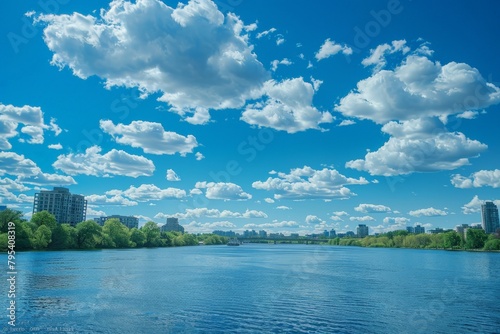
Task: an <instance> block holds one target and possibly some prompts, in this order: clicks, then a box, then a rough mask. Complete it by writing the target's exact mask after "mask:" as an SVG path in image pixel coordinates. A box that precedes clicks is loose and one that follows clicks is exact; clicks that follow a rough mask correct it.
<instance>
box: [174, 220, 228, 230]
mask: <svg viewBox="0 0 500 334" xmlns="http://www.w3.org/2000/svg"><path fill="white" fill-rule="evenodd" d="M183 227H184V229H185V230H186V232H188V233H212V232H213V231H214V230H219V229H228V228H229V229H231V228H235V227H236V225H234V224H233V223H231V222H228V221H220V222H213V223H200V222H196V221H192V222H190V223H189V224H186V225H183Z"/></svg>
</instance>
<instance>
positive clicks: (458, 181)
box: [451, 169, 500, 188]
mask: <svg viewBox="0 0 500 334" xmlns="http://www.w3.org/2000/svg"><path fill="white" fill-rule="evenodd" d="M451 183H452V184H453V185H454V186H455V187H457V188H480V187H493V188H500V169H495V170H480V171H479V172H475V173H472V174H471V175H470V176H469V177H465V176H462V175H460V174H455V175H453V176H452V178H451Z"/></svg>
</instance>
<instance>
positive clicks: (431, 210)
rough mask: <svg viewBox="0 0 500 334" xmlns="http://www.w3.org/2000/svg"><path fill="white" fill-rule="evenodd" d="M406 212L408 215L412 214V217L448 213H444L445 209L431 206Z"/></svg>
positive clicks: (444, 214)
mask: <svg viewBox="0 0 500 334" xmlns="http://www.w3.org/2000/svg"><path fill="white" fill-rule="evenodd" d="M408 214H409V215H410V216H413V217H421V216H425V217H436V216H446V215H448V213H446V212H445V211H443V210H439V209H434V208H433V207H430V208H425V209H418V210H413V211H410V212H408Z"/></svg>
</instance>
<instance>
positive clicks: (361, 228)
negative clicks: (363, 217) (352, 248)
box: [356, 224, 368, 238]
mask: <svg viewBox="0 0 500 334" xmlns="http://www.w3.org/2000/svg"><path fill="white" fill-rule="evenodd" d="M356 232H357V235H358V238H364V237H366V236H367V235H368V226H366V225H365V224H359V225H358V228H357V231H356Z"/></svg>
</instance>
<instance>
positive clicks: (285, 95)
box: [241, 77, 334, 133]
mask: <svg viewBox="0 0 500 334" xmlns="http://www.w3.org/2000/svg"><path fill="white" fill-rule="evenodd" d="M263 90H264V92H265V96H267V98H266V99H265V100H264V101H259V102H256V103H253V104H249V105H247V107H246V109H245V111H244V112H243V114H242V116H241V120H243V121H245V122H246V123H248V124H251V125H257V126H259V127H268V128H273V129H276V130H281V131H286V132H288V133H296V132H300V131H305V130H309V129H317V130H321V129H322V128H321V127H320V126H319V125H320V124H322V123H331V122H332V121H333V119H334V118H333V116H332V115H331V114H330V113H329V112H327V111H325V112H320V111H319V110H318V109H316V108H315V107H314V106H313V105H312V102H313V96H314V87H313V85H312V84H311V83H309V82H305V81H304V79H303V78H302V77H300V78H294V79H287V80H283V81H282V82H276V81H274V80H269V81H267V82H265V84H264V88H263Z"/></svg>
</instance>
